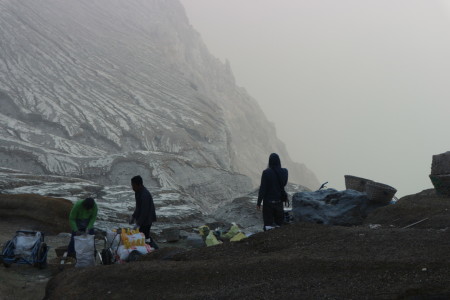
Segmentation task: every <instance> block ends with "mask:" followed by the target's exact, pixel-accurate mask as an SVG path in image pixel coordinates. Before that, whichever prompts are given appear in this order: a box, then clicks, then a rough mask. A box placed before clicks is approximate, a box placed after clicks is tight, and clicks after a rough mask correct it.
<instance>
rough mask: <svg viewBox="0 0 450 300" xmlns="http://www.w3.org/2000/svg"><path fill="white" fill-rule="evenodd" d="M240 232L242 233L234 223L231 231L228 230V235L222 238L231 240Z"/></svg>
mask: <svg viewBox="0 0 450 300" xmlns="http://www.w3.org/2000/svg"><path fill="white" fill-rule="evenodd" d="M239 232H241V230H240V229H239V226H237V225H236V223H233V225H232V226H231V228H230V230H228V232H227V233H225V234H224V235H222V238H224V239H231V238H233V237H234V236H235V235H236V234H238V233H239Z"/></svg>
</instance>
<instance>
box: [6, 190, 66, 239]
mask: <svg viewBox="0 0 450 300" xmlns="http://www.w3.org/2000/svg"><path fill="white" fill-rule="evenodd" d="M71 209H72V202H70V201H69V200H66V199H61V198H51V197H44V196H39V195H34V194H20V195H9V194H0V218H2V219H6V220H7V219H11V220H14V219H21V220H25V222H24V224H23V226H24V227H27V228H24V229H32V230H39V231H44V232H46V233H49V234H56V233H59V232H70V226H69V214H70V210H71Z"/></svg>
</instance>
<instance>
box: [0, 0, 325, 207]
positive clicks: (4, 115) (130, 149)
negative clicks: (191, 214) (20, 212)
mask: <svg viewBox="0 0 450 300" xmlns="http://www.w3.org/2000/svg"><path fill="white" fill-rule="evenodd" d="M0 27H1V28H2V30H1V31H0V49H1V52H0V108H1V110H0V128H1V131H0V164H1V165H2V166H5V167H11V168H15V169H21V170H24V171H28V172H32V173H37V174H60V175H70V176H76V177H82V178H87V179H91V180H94V181H97V182H99V183H102V184H106V185H111V184H128V181H129V178H130V176H132V175H135V174H138V173H142V174H144V175H146V177H147V178H151V182H149V185H151V186H157V187H168V188H178V189H181V190H183V191H186V192H188V193H190V194H191V195H194V196H195V197H197V196H198V198H202V197H203V198H204V196H205V195H208V196H209V198H212V200H211V201H212V203H213V204H214V203H216V204H217V203H220V202H221V201H223V200H225V199H232V198H233V197H235V196H237V195H239V194H241V193H243V192H246V191H248V190H249V189H251V186H252V183H251V182H250V179H251V180H252V182H253V185H255V184H257V181H258V177H259V175H260V171H261V169H262V168H263V167H264V165H265V164H266V161H267V157H268V154H269V153H270V152H278V153H280V155H281V156H282V158H283V163H284V164H285V165H287V166H288V167H289V169H290V174H291V181H294V182H297V183H300V184H303V185H305V186H310V187H315V186H317V179H316V178H315V176H314V174H313V173H312V172H311V171H309V170H308V169H307V168H306V167H304V166H303V165H300V164H295V163H293V162H292V161H291V160H290V158H289V157H288V154H287V152H286V150H285V147H284V145H283V144H282V143H281V142H280V141H279V140H278V139H277V137H276V134H275V130H274V127H273V125H272V124H270V123H269V122H268V121H267V120H266V118H265V116H264V114H263V113H262V111H261V110H260V108H259V107H258V105H257V103H256V102H255V101H254V100H253V99H252V98H251V97H250V96H249V95H248V94H247V93H246V91H245V90H244V89H242V88H239V87H237V86H236V84H235V82H234V78H233V75H232V72H231V70H230V67H229V65H228V64H223V63H221V62H220V61H219V60H218V59H216V58H214V57H213V56H212V55H211V54H210V53H209V52H208V50H207V48H206V47H205V45H204V44H203V42H202V41H201V38H200V36H199V35H198V33H197V32H196V31H195V30H194V29H193V28H192V27H191V26H190V25H189V22H188V20H187V17H186V15H185V12H184V9H183V7H182V6H181V4H180V3H179V2H178V1H176V0H168V1H163V0H131V1H126V2H124V1H119V0H94V1H88V0H80V1H57V0H45V1H44V0H19V1H17V0H0ZM238 173H240V174H245V175H247V176H249V177H250V179H248V178H247V177H245V176H242V175H238ZM211 195H212V196H211Z"/></svg>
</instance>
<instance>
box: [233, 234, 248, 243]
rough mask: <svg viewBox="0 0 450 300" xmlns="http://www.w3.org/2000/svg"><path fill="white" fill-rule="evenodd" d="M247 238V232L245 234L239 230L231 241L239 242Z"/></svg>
mask: <svg viewBox="0 0 450 300" xmlns="http://www.w3.org/2000/svg"><path fill="white" fill-rule="evenodd" d="M246 238H247V236H246V235H245V234H243V233H242V232H239V233H238V234H236V235H235V236H234V237H233V238H232V239H231V240H230V242H238V241H240V240H243V239H246Z"/></svg>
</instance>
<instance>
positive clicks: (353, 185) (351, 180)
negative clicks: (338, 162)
mask: <svg viewBox="0 0 450 300" xmlns="http://www.w3.org/2000/svg"><path fill="white" fill-rule="evenodd" d="M344 178H345V188H346V189H347V190H354V191H358V192H362V193H364V192H365V191H366V184H367V183H368V182H372V180H370V179H365V178H362V177H356V176H352V175H344Z"/></svg>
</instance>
